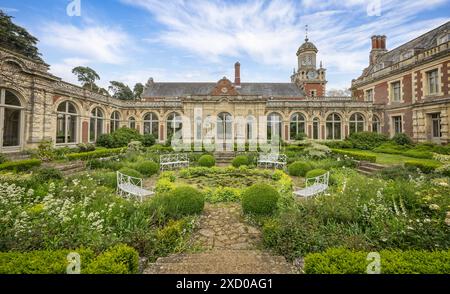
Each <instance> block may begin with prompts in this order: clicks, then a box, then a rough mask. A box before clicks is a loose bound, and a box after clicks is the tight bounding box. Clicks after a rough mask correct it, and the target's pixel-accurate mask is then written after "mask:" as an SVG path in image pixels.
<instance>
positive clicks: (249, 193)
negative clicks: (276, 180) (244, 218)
mask: <svg viewBox="0 0 450 294" xmlns="http://www.w3.org/2000/svg"><path fill="white" fill-rule="evenodd" d="M279 197H280V195H279V193H278V191H277V190H275V189H274V188H273V187H272V186H269V185H267V184H261V183H258V184H254V185H253V186H251V187H250V188H248V189H247V190H245V191H244V193H243V194H242V209H243V211H244V213H250V214H258V215H270V214H272V213H273V212H274V211H275V209H276V208H277V202H278V199H279Z"/></svg>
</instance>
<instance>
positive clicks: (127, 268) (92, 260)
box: [0, 245, 139, 274]
mask: <svg viewBox="0 0 450 294" xmlns="http://www.w3.org/2000/svg"><path fill="white" fill-rule="evenodd" d="M71 252H76V253H78V254H79V255H80V257H81V260H80V261H81V265H80V269H81V273H82V274H135V273H137V272H138V262H139V259H138V258H139V257H138V253H137V251H136V250H134V249H133V248H131V247H128V246H126V245H117V246H114V247H111V248H110V249H108V250H106V251H105V252H103V253H102V254H100V255H99V256H97V257H96V256H95V254H94V252H93V251H92V250H91V249H77V250H68V249H63V250H55V251H47V250H46V251H30V252H0V274H66V273H67V266H68V265H69V262H68V260H67V255H68V254H69V253H71Z"/></svg>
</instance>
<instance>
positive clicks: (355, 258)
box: [304, 248, 450, 274]
mask: <svg viewBox="0 0 450 294" xmlns="http://www.w3.org/2000/svg"><path fill="white" fill-rule="evenodd" d="M379 254H380V271H381V273H382V274H450V250H447V251H423V250H407V251H400V250H381V251H380V252H379ZM371 262H373V259H371V258H368V252H362V251H356V252H355V251H350V250H348V249H343V248H332V249H328V250H327V251H325V252H322V253H312V254H308V255H307V256H306V257H305V268H304V270H305V273H307V274H366V273H367V268H368V266H369V265H370V263H371ZM369 268H370V266H369Z"/></svg>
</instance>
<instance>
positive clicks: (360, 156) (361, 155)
mask: <svg viewBox="0 0 450 294" xmlns="http://www.w3.org/2000/svg"><path fill="white" fill-rule="evenodd" d="M332 151H333V153H334V154H338V155H347V156H348V157H351V158H353V159H355V160H361V161H369V162H376V161H377V157H376V155H370V154H367V153H365V152H360V151H353V150H340V149H332Z"/></svg>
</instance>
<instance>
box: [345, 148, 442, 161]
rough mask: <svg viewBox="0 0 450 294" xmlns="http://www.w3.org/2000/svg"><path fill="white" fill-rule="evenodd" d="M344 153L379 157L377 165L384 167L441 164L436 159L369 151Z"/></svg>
mask: <svg viewBox="0 0 450 294" xmlns="http://www.w3.org/2000/svg"><path fill="white" fill-rule="evenodd" d="M342 150H344V151H358V152H359V153H364V154H367V155H375V156H376V157H377V163H379V164H384V165H400V164H404V163H405V162H406V161H410V160H414V161H419V162H423V163H437V164H440V162H439V161H437V160H434V159H422V158H413V157H408V156H404V155H400V154H387V153H377V152H373V151H369V150H359V149H342Z"/></svg>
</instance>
